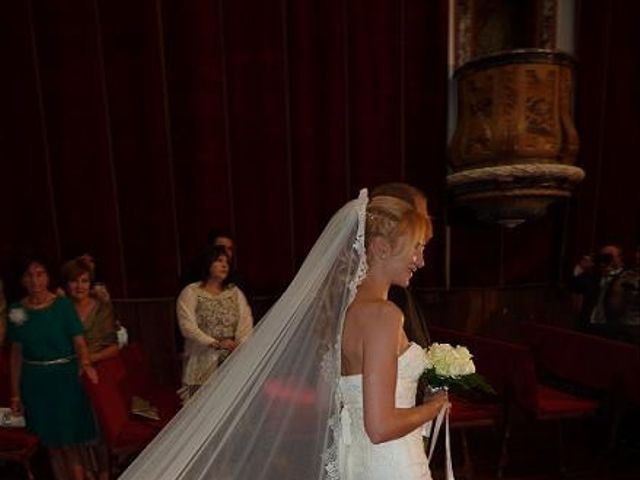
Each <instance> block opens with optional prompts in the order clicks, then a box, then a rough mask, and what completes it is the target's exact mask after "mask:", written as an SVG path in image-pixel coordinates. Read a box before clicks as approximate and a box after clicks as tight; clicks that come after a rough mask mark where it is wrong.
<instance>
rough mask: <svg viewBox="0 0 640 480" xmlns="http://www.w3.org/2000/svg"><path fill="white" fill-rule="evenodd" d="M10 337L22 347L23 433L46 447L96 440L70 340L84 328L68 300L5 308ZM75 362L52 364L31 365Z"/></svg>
mask: <svg viewBox="0 0 640 480" xmlns="http://www.w3.org/2000/svg"><path fill="white" fill-rule="evenodd" d="M7 323H8V331H7V333H8V338H9V340H10V341H12V342H16V343H19V344H21V345H22V358H23V362H22V375H21V378H20V390H21V395H22V403H23V405H24V411H25V419H26V423H27V428H28V429H29V431H31V432H32V433H33V434H35V435H37V436H38V437H39V438H40V441H41V442H42V444H43V445H45V446H47V447H54V448H55V447H62V446H67V445H74V444H79V443H85V442H88V441H91V440H94V439H95V438H96V424H95V420H94V417H93V412H92V409H91V404H90V402H89V399H88V398H87V395H86V393H85V391H84V389H83V387H82V385H81V383H80V379H79V376H78V368H79V367H78V361H77V359H76V358H75V357H73V355H74V354H75V348H74V345H73V337H75V336H76V335H80V334H82V333H83V332H84V327H83V326H82V323H81V322H80V319H79V318H78V314H77V313H76V310H75V308H74V306H73V304H72V303H71V301H70V300H68V299H66V298H57V299H56V300H54V301H53V303H52V304H51V305H49V306H47V307H45V308H42V309H37V310H32V309H28V308H25V307H24V306H23V305H22V304H20V303H14V304H12V305H10V306H9V309H8V322H7ZM69 357H73V358H72V359H71V361H68V362H66V363H56V364H48V365H41V364H33V363H30V361H35V362H44V361H51V360H56V359H63V358H69Z"/></svg>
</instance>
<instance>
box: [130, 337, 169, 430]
mask: <svg viewBox="0 0 640 480" xmlns="http://www.w3.org/2000/svg"><path fill="white" fill-rule="evenodd" d="M120 358H121V359H122V361H123V363H124V365H125V367H126V372H127V374H126V378H127V381H126V388H127V389H128V394H129V395H130V396H133V395H136V396H137V397H140V398H142V399H144V400H146V401H148V402H149V403H150V404H151V405H152V406H154V407H156V408H157V409H158V413H159V415H160V420H157V421H156V422H158V424H159V426H161V427H162V426H164V425H166V423H167V422H168V421H169V420H171V419H172V418H173V416H174V415H175V414H176V413H177V412H178V410H179V409H180V399H179V398H178V395H177V393H176V388H175V387H174V386H167V385H161V384H159V383H158V382H156V381H155V380H154V379H155V377H154V375H153V374H152V373H151V369H150V368H149V364H148V362H147V359H146V357H145V354H144V352H143V350H142V348H141V347H140V345H139V344H137V343H132V344H129V345H127V346H125V347H124V348H123V349H122V350H121V351H120Z"/></svg>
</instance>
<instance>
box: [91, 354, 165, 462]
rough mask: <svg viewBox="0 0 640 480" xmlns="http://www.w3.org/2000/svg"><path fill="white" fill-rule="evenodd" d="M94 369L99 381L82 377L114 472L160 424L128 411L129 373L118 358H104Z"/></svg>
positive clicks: (149, 437) (138, 449) (157, 430)
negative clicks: (90, 380)
mask: <svg viewBox="0 0 640 480" xmlns="http://www.w3.org/2000/svg"><path fill="white" fill-rule="evenodd" d="M96 369H97V371H98V376H99V381H98V383H97V384H93V383H91V382H89V381H88V380H87V379H86V378H84V377H83V383H84V385H85V388H86V390H87V393H88V394H89V397H90V398H91V402H92V404H93V408H94V411H95V413H96V416H97V418H98V423H99V424H100V429H101V432H102V434H103V436H104V440H105V442H106V444H107V447H108V450H109V454H110V460H111V470H112V472H113V473H116V471H117V469H118V468H119V466H120V465H121V464H122V463H123V461H124V460H126V459H127V458H129V457H131V456H132V455H134V454H136V453H138V452H140V451H142V449H144V447H145V446H146V445H147V444H148V443H149V442H150V441H151V440H152V439H153V438H154V437H155V436H156V434H157V433H158V432H159V431H160V428H161V426H162V425H160V424H158V422H156V421H153V420H146V419H145V418H142V417H138V416H136V415H133V414H131V413H130V408H131V394H130V387H129V383H128V377H127V375H128V372H127V369H126V367H125V365H124V363H123V362H122V359H121V358H120V357H114V358H110V359H107V360H104V361H102V362H100V363H98V364H97V365H96Z"/></svg>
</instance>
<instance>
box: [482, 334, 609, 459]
mask: <svg viewBox="0 0 640 480" xmlns="http://www.w3.org/2000/svg"><path fill="white" fill-rule="evenodd" d="M493 341H494V342H495V343H496V345H500V348H502V349H504V353H505V354H507V355H508V361H507V362H505V368H506V370H507V372H506V374H507V375H508V376H509V377H510V384H511V391H512V399H513V403H514V405H515V406H516V407H518V408H519V409H520V410H521V411H522V412H524V413H525V414H526V415H527V416H528V417H529V418H531V419H534V420H536V421H555V422H556V425H557V432H558V444H557V445H558V450H557V451H558V460H559V464H560V467H561V469H564V466H563V458H564V457H563V453H562V452H563V449H564V448H563V439H562V431H563V423H564V422H565V421H567V420H573V419H581V418H584V417H586V416H588V415H592V414H594V413H595V412H596V411H597V410H598V408H599V406H600V403H599V401H598V400H596V399H592V398H586V397H581V396H577V395H574V394H571V393H567V392H564V391H562V390H559V389H557V388H553V387H550V386H547V385H544V384H542V383H540V381H539V379H538V376H537V373H536V364H535V361H534V354H533V352H532V350H531V349H530V348H529V347H528V346H526V345H519V344H515V343H509V342H503V341H498V340H493ZM507 425H509V423H507ZM509 434H510V430H509V429H507V432H506V437H505V443H504V448H505V454H504V458H505V460H504V464H506V448H507V441H508V438H509Z"/></svg>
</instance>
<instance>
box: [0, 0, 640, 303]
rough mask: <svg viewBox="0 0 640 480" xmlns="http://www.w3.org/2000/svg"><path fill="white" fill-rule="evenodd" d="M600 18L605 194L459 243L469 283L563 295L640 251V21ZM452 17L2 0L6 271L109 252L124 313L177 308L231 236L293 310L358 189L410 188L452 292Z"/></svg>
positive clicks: (150, 1)
mask: <svg viewBox="0 0 640 480" xmlns="http://www.w3.org/2000/svg"><path fill="white" fill-rule="evenodd" d="M591 3H594V2H583V6H582V7H581V9H580V11H579V15H578V17H577V18H578V20H579V26H580V28H579V32H578V45H579V54H580V62H581V63H580V67H579V70H578V76H579V83H578V95H577V104H576V109H577V123H578V127H579V129H580V133H581V136H582V142H583V150H582V153H581V156H580V162H581V164H582V165H583V166H584V167H585V168H586V169H587V175H588V177H587V181H586V182H585V184H584V185H583V186H582V187H580V190H579V191H578V193H577V196H576V198H575V199H574V200H573V201H571V202H570V204H565V205H562V204H561V205H558V206H556V207H554V208H553V209H552V212H551V214H550V215H549V216H548V217H546V218H544V219H541V220H539V221H537V222H533V223H531V224H527V225H523V226H521V227H518V228H517V229H515V230H503V229H501V228H499V227H495V226H482V225H477V224H469V225H454V226H453V227H452V228H451V246H452V249H451V253H452V259H451V281H452V284H453V285H454V286H463V287H464V286H470V285H476V286H486V285H496V284H505V285H513V284H522V283H532V282H534V283H535V282H540V283H549V282H552V281H554V280H555V279H557V278H558V272H559V271H560V270H561V268H560V265H562V266H563V267H564V266H566V265H568V264H569V263H570V262H571V260H572V258H573V257H574V256H575V255H577V253H578V252H580V251H583V250H586V249H590V248H592V246H593V245H594V243H596V242H598V241H600V240H601V238H604V236H605V235H609V234H612V235H613V234H615V235H618V236H620V238H621V240H622V241H623V242H627V243H628V242H633V241H635V240H636V235H637V233H638V228H639V227H640V222H638V203H639V202H638V201H636V200H635V198H634V196H633V193H635V191H636V189H635V188H634V187H635V185H634V183H635V181H636V180H635V178H637V175H635V173H636V172H637V171H638V168H637V167H636V165H635V163H634V159H633V156H632V154H633V152H637V151H638V149H637V148H634V147H637V146H638V145H637V142H638V138H639V137H640V135H638V129H637V127H638V116H637V113H636V110H637V105H638V102H637V100H638V90H637V85H638V84H640V83H639V82H638V80H639V79H638V71H637V69H638V64H639V62H638V60H640V59H639V58H638V51H637V48H635V47H634V46H633V45H635V44H636V43H637V42H634V41H633V36H632V33H633V32H634V28H633V24H632V21H633V18H634V16H633V15H628V14H626V13H625V11H626V8H627V7H628V8H632V9H636V10H637V8H638V7H637V6H636V3H635V2H632V1H631V0H618V1H616V2H610V4H609V6H606V7H605V6H603V7H601V6H600V5H599V3H600V2H595V4H598V6H594V5H591ZM447 4H448V2H447V1H446V0H437V1H429V2H425V1H424V0H401V1H395V0H367V1H364V0H361V1H338V0H326V1H312V0H280V1H268V0H261V1H254V0H233V1H230V0H218V1H215V0H198V1H196V0H194V1H181V0H180V1H179V0H155V1H154V0H135V1H132V0H89V1H86V0H57V1H54V2H51V1H43V0H22V1H18V0H16V1H11V2H3V3H2V6H0V54H2V58H3V69H2V74H1V75H0V162H1V163H2V170H1V171H2V173H3V175H2V180H3V182H2V184H3V185H2V188H0V205H3V207H5V211H4V214H3V222H2V225H3V226H2V229H1V230H0V260H1V262H2V263H6V262H7V261H8V259H10V258H11V257H12V256H14V255H16V254H17V253H19V252H21V251H25V250H36V251H41V252H44V253H46V254H48V255H49V256H51V257H52V258H53V259H54V260H56V261H59V260H61V259H64V258H68V257H70V256H73V255H77V254H79V253H83V252H85V251H89V252H92V253H93V254H94V255H95V256H96V257H97V259H98V262H99V264H100V266H101V270H102V273H103V277H104V280H105V281H106V282H107V283H108V285H109V287H110V289H111V290H112V292H113V295H114V296H116V297H130V298H132V297H160V296H171V295H173V294H175V292H176V289H177V279H178V277H179V273H180V268H181V267H182V266H183V265H184V263H185V262H186V261H188V259H189V258H191V257H192V256H193V255H194V254H195V253H196V252H197V251H198V249H199V248H200V247H201V245H202V243H203V241H204V238H205V236H206V233H207V231H208V230H209V229H210V228H211V227H213V226H221V227H224V228H228V229H230V230H231V231H232V232H233V234H234V235H235V237H236V240H237V243H238V263H239V265H238V266H239V269H240V270H241V271H242V273H243V275H244V276H245V277H246V278H247V279H249V282H250V283H251V285H252V286H253V287H254V290H255V292H254V293H267V294H272V293H275V292H278V291H281V289H282V288H283V287H284V286H285V285H286V284H287V283H288V281H289V280H290V279H291V277H292V275H293V273H294V272H295V270H296V268H297V267H298V266H299V265H300V262H301V261H302V259H303V258H304V257H305V255H306V252H307V251H308V249H309V248H310V246H311V245H312V243H313V241H314V239H315V238H316V236H317V235H318V233H319V232H320V230H321V229H322V227H323V225H324V223H325V222H326V221H327V220H328V218H329V217H330V215H331V213H332V212H333V211H335V210H336V209H337V208H338V207H339V206H340V205H341V204H342V203H344V202H345V201H346V200H347V199H349V198H351V197H353V196H354V195H355V194H356V193H357V191H358V189H359V188H361V187H364V186H374V185H376V184H379V183H382V182H385V181H391V180H406V181H408V182H410V183H413V184H415V185H417V186H418V187H420V188H422V189H424V190H425V191H426V192H427V194H428V196H429V201H430V209H431V211H432V213H433V214H434V215H435V217H436V239H435V241H434V242H433V244H432V245H431V246H430V247H429V249H428V251H427V255H428V257H429V259H430V260H429V262H430V265H429V268H428V269H426V270H425V271H424V272H422V273H421V274H420V276H419V278H418V283H419V285H420V286H422V287H436V288H439V287H443V286H444V284H445V279H444V238H445V233H444V222H445V215H444V211H445V205H446V192H445V189H444V177H445V172H446V161H445V158H446V115H447V113H446V110H447V100H446V94H447V25H448V20H447V18H448V12H447ZM603 12H605V13H604V14H603ZM594 32H595V33H594ZM605 39H606V42H608V43H606V42H605ZM605 67H606V68H605ZM634 102H635V103H634ZM621 171H623V172H625V171H626V172H630V173H629V174H628V175H622V177H623V178H621V176H620V174H619V173H620V172H621ZM594 212H597V214H594ZM594 232H595V233H594Z"/></svg>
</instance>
